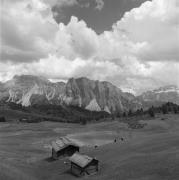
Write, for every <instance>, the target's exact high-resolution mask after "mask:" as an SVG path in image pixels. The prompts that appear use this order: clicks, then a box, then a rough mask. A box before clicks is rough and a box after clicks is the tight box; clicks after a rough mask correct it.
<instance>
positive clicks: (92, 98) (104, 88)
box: [0, 75, 140, 113]
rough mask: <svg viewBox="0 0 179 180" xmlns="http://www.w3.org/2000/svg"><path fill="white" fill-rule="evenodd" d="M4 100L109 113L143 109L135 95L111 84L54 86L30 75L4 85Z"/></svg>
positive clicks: (72, 81) (84, 82) (0, 94)
mask: <svg viewBox="0 0 179 180" xmlns="http://www.w3.org/2000/svg"><path fill="white" fill-rule="evenodd" d="M0 100H1V101H2V100H3V101H6V102H14V103H17V104H22V105H23V106H31V105H33V104H57V105H58V104H59V105H62V104H65V105H73V106H79V107H82V108H84V109H88V110H92V111H106V112H108V113H111V112H112V111H117V110H118V111H125V110H128V109H129V108H133V109H134V108H137V107H139V106H140V103H139V102H135V101H136V100H135V97H134V96H133V95H132V94H130V95H129V94H127V93H124V92H122V91H121V90H120V89H119V88H117V87H116V86H114V85H112V84H111V83H109V82H100V81H93V80H89V79H87V78H78V79H74V78H71V79H69V80H68V82H67V83H66V84H65V83H63V82H59V83H52V82H50V81H49V80H47V79H45V78H43V77H36V76H30V75H22V76H14V78H13V79H12V80H9V81H7V82H6V83H0Z"/></svg>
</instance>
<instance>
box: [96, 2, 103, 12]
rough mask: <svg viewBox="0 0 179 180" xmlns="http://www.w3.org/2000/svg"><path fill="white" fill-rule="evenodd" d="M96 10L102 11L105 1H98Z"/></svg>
mask: <svg viewBox="0 0 179 180" xmlns="http://www.w3.org/2000/svg"><path fill="white" fill-rule="evenodd" d="M96 4H97V5H96V7H95V8H96V9H98V10H99V11H101V10H102V9H103V7H104V1H103V0H96Z"/></svg>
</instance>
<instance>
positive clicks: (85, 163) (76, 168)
mask: <svg viewBox="0 0 179 180" xmlns="http://www.w3.org/2000/svg"><path fill="white" fill-rule="evenodd" d="M69 160H70V162H71V173H72V174H74V175H75V176H78V177H81V176H84V175H94V174H96V173H97V172H98V171H99V161H98V160H97V159H95V158H92V157H89V156H87V155H82V154H79V153H75V154H73V155H72V156H71V157H70V158H69Z"/></svg>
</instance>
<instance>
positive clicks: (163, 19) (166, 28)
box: [113, 0, 179, 61]
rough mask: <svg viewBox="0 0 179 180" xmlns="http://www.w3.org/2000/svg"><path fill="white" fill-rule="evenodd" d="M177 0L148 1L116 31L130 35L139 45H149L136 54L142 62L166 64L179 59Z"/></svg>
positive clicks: (125, 18) (120, 24) (122, 21)
mask: <svg viewBox="0 0 179 180" xmlns="http://www.w3.org/2000/svg"><path fill="white" fill-rule="evenodd" d="M178 17H179V5H178V3H177V0H153V1H146V2H145V3H143V4H142V5H141V6H140V7H139V8H134V9H132V10H131V11H130V12H127V13H125V15H124V17H123V18H122V20H120V21H118V22H117V23H116V24H115V25H114V26H113V28H114V29H119V28H122V29H124V30H127V31H128V32H129V34H128V36H129V38H130V39H131V40H132V41H133V42H136V43H145V44H144V46H143V48H141V49H140V51H137V52H136V53H135V54H136V55H137V56H138V57H139V58H141V59H142V60H148V61H161V60H162V61H164V60H174V61H176V60H178V59H179V51H178V50H177V49H179V43H178V40H179V34H178V25H179V21H178Z"/></svg>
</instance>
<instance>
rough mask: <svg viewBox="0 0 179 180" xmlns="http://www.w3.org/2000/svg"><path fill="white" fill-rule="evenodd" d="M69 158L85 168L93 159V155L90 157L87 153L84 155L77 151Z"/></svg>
mask: <svg viewBox="0 0 179 180" xmlns="http://www.w3.org/2000/svg"><path fill="white" fill-rule="evenodd" d="M69 160H70V161H71V162H73V163H75V164H77V165H78V166H80V167H82V168H84V167H85V166H87V165H88V164H89V163H90V162H91V161H92V160H93V158H92V157H89V156H87V155H82V154H79V153H75V154H73V155H72V156H71V157H70V158H69Z"/></svg>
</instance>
